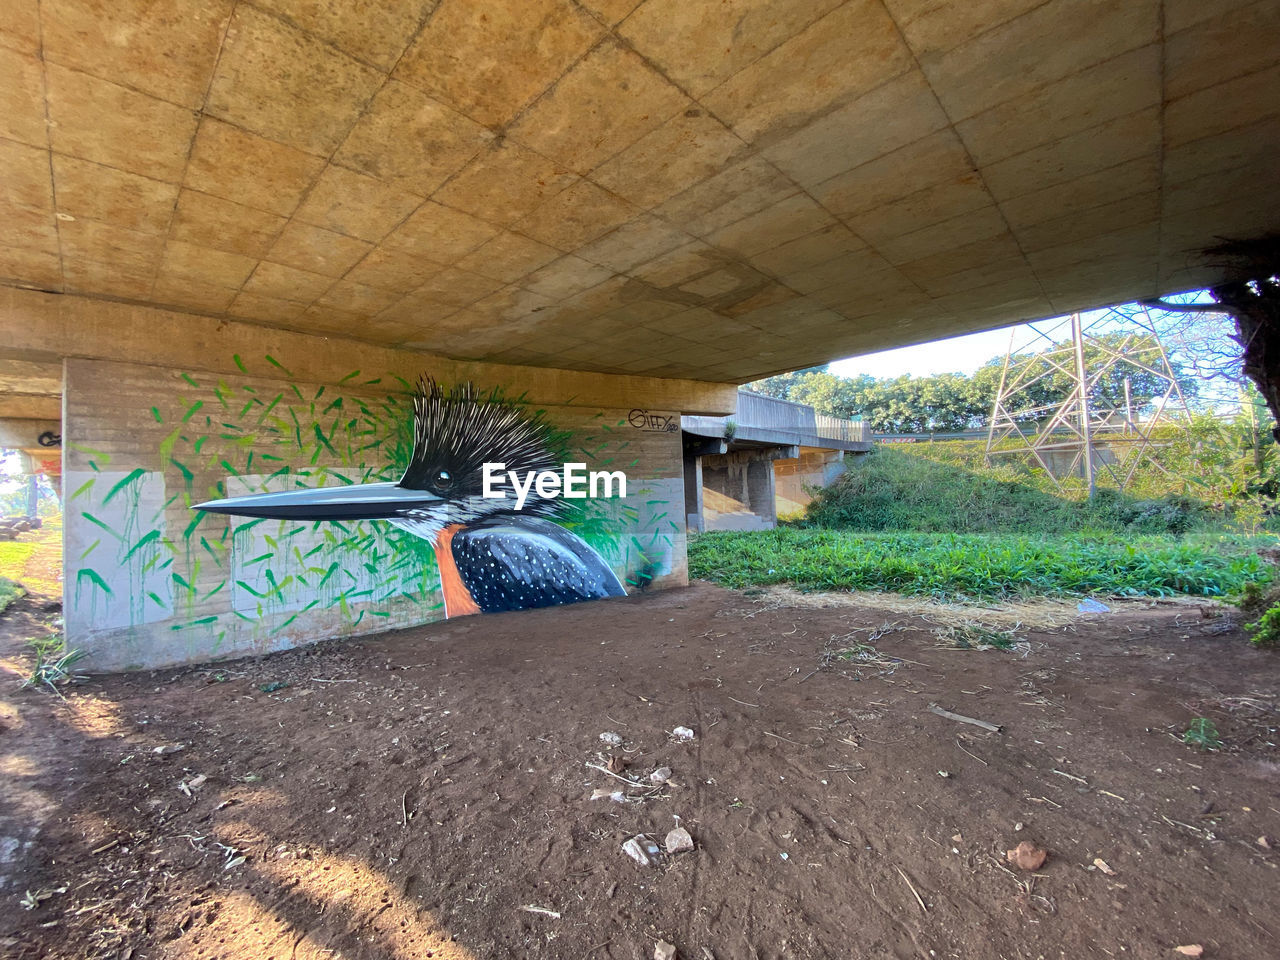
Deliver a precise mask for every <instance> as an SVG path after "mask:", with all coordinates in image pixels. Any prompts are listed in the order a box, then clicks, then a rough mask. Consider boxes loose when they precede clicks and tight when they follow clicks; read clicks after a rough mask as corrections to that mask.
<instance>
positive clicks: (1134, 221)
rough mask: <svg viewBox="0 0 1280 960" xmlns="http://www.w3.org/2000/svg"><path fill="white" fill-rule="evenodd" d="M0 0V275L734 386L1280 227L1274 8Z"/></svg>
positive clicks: (1080, 1)
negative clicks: (0, 13)
mask: <svg viewBox="0 0 1280 960" xmlns="http://www.w3.org/2000/svg"><path fill="white" fill-rule="evenodd" d="M5 10H6V13H5V16H4V18H3V20H2V22H0V77H2V78H3V80H2V82H0V138H2V139H0V171H2V176H3V183H4V190H3V212H2V213H3V215H2V216H0V283H2V284H5V285H8V286H12V287H25V288H31V289H35V290H40V291H48V292H52V293H65V294H77V295H80V297H84V298H90V299H106V300H115V301H123V302H125V303H132V304H145V305H152V306H158V307H163V308H165V309H166V310H169V311H179V312H182V313H184V314H200V315H205V316H207V317H211V318H227V319H229V320H235V321H237V323H243V324H248V325H250V326H258V327H271V328H284V329H287V330H289V331H293V332H297V333H303V334H310V335H319V336H323V337H330V338H342V339H347V340H358V341H364V342H366V343H367V344H370V345H374V346H377V347H384V348H385V347H389V348H396V349H399V350H404V351H410V352H418V351H421V352H423V353H430V354H435V355H440V356H444V357H448V358H453V359H455V360H461V361H486V362H491V363H498V364H507V365H521V366H534V367H553V368H560V369H570V370H579V371H591V372H597V373H606V374H632V375H640V376H645V377H657V378H689V379H695V380H701V381H711V382H719V383H731V382H742V381H746V380H750V379H752V378H755V377H759V376H761V375H765V374H769V373H773V372H777V371H781V370H786V369H794V368H797V367H801V366H805V365H809V364H813V363H817V362H821V361H825V360H829V359H832V358H834V357H838V356H841V355H848V354H852V353H857V352H861V351H867V350H871V349H876V348H883V347H888V346H892V345H898V344H904V343H910V342H917V341H922V340H927V339H932V338H936V337H940V336H944V335H949V334H958V333H963V332H966V331H971V330H977V329H981V328H988V327H992V326H996V325H1000V324H1004V323H1008V322H1013V321H1017V320H1022V319H1027V318H1034V317H1042V316H1046V315H1051V314H1057V313H1062V312H1064V311H1068V310H1071V309H1074V308H1082V307H1090V306H1094V305H1099V304H1104V303H1109V302H1115V301H1120V300H1124V299H1129V298H1134V297H1141V296H1148V295H1154V294H1158V293H1166V292H1170V291H1173V290H1178V289H1187V288H1192V287H1196V286H1199V285H1203V284H1207V283H1210V282H1213V281H1215V280H1217V279H1220V278H1221V277H1222V276H1223V271H1224V269H1225V268H1224V267H1223V265H1221V264H1217V263H1213V262H1207V261H1206V260H1205V259H1204V258H1202V257H1201V256H1200V255H1199V254H1200V251H1201V250H1203V249H1204V248H1205V247H1207V246H1211V245H1212V244H1214V243H1215V242H1216V241H1217V240H1218V238H1221V237H1233V238H1240V237H1250V236H1256V235H1260V234H1263V233H1266V232H1268V231H1274V230H1276V229H1277V228H1280V177H1277V176H1276V175H1275V157H1276V155H1277V152H1278V151H1277V148H1278V147H1280V67H1278V66H1277V63H1276V51H1277V50H1278V49H1280V3H1277V2H1274V0H1267V2H1257V3H1243V2H1236V0H1165V2H1160V0H1049V2H1045V0H969V2H965V3H946V2H940V0H848V2H840V0H723V2H722V0H716V2H711V0H520V2H518V3H516V2H511V0H439V2H435V0H395V2H380V3H370V2H365V0H350V2H332V3H321V2H313V0H253V2H247V0H242V2H238V3H237V2H235V0H116V2H113V3H102V2H96V0H40V2H39V3H37V0H9V2H7V3H6V4H5ZM68 299H70V298H68ZM76 299H77V301H79V298H76ZM24 322H26V321H24V320H23V319H22V318H21V317H19V318H17V319H15V318H14V317H12V316H10V317H8V318H6V323H24ZM73 327H74V325H70V326H68V325H67V324H65V323H64V324H63V325H62V326H59V327H57V330H59V331H62V332H60V333H58V336H63V337H65V338H66V342H58V343H48V344H47V347H48V350H47V354H48V355H47V356H42V355H41V351H39V350H35V351H32V350H27V351H23V352H21V355H18V353H19V352H17V351H13V350H8V351H5V350H4V349H3V348H0V356H4V355H7V357H8V362H9V366H8V367H6V368H5V369H4V370H2V371H0V386H2V387H3V389H4V390H5V392H6V393H7V394H9V399H8V400H7V401H5V402H6V403H7V404H9V406H8V407H7V408H6V409H5V410H0V414H4V413H6V411H7V412H8V414H9V415H22V414H21V411H26V415H29V416H48V415H49V414H50V413H51V411H50V410H49V409H48V406H47V405H46V406H44V407H41V406H40V405H39V404H38V403H36V402H35V399H34V398H36V397H37V396H38V395H39V394H41V393H42V392H44V391H42V390H41V389H40V388H39V387H38V386H33V385H38V384H41V383H44V382H45V381H49V382H50V384H53V383H57V382H60V371H59V370H58V368H57V367H56V366H50V367H48V368H47V369H46V367H45V366H42V365H41V364H42V361H45V360H52V359H53V358H55V357H61V356H65V355H68V354H76V353H77V344H76V341H75V335H74V330H73ZM50 329H51V330H52V329H53V328H50ZM166 336H167V334H166ZM24 364H28V365H30V364H34V365H33V366H31V367H30V368H29V369H28V367H26V366H24ZM11 381H13V382H11ZM48 393H49V394H52V393H56V389H53V388H52V386H51V389H50V390H49V391H48ZM24 398H29V399H31V403H30V404H27V405H25V406H24V404H25V403H26V400H24Z"/></svg>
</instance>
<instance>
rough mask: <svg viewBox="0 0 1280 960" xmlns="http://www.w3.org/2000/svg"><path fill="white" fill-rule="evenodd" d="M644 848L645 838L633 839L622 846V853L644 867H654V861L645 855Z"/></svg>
mask: <svg viewBox="0 0 1280 960" xmlns="http://www.w3.org/2000/svg"><path fill="white" fill-rule="evenodd" d="M644 848H645V838H644V837H632V838H631V839H630V840H628V841H627V842H626V843H624V844H623V845H622V852H623V853H625V854H626V855H627V856H628V857H630V858H631V859H632V860H634V861H635V862H636V863H638V864H640V866H642V867H648V866H652V865H653V861H652V860H650V859H649V854H647V853H645V849H644Z"/></svg>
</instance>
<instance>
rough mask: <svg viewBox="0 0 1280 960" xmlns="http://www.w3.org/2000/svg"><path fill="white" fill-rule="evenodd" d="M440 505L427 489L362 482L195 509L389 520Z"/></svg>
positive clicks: (234, 513)
mask: <svg viewBox="0 0 1280 960" xmlns="http://www.w3.org/2000/svg"><path fill="white" fill-rule="evenodd" d="M440 502H441V501H440V497H437V496H435V495H433V494H430V493H428V492H427V491H426V490H408V489H406V488H404V487H402V486H400V485H399V484H395V483H364V484H357V485H355V486H350V487H319V488H317V489H311V490H285V491H283V492H281V493H255V494H250V495H248V496H244V497H228V498H227V499H225V500H210V501H209V502H208V503H199V504H196V505H195V507H194V509H196V510H204V511H205V512H207V513H229V514H231V515H232V516H236V517H266V518H267V519H271V520H389V519H392V518H394V517H401V516H404V514H405V511H408V510H413V509H414V508H425V507H429V506H431V505H432V504H437V503H440Z"/></svg>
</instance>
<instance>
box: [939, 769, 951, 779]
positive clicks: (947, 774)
mask: <svg viewBox="0 0 1280 960" xmlns="http://www.w3.org/2000/svg"><path fill="white" fill-rule="evenodd" d="M938 776H940V777H941V778H942V779H943V780H950V779H951V773H950V771H947V770H939V771H938Z"/></svg>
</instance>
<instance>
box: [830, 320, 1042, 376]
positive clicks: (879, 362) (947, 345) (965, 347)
mask: <svg viewBox="0 0 1280 960" xmlns="http://www.w3.org/2000/svg"><path fill="white" fill-rule="evenodd" d="M1012 329H1013V328H1012V327H1004V328H1003V329H1000V330H988V331H986V332H985V333H971V334H969V335H968V336H964V337H952V338H951V339H950V340H935V341H934V342H932V343H922V344H919V345H917V346H914V347H899V348H898V349H897V350H884V351H881V352H880V353H868V354H865V355H863V356H861V357H850V358H849V359H847V360H837V361H835V362H834V363H832V364H831V367H830V369H831V372H832V373H836V374H839V375H840V376H843V377H856V376H858V375H859V374H863V373H869V374H871V376H873V377H898V376H901V375H902V374H904V373H909V374H911V375H912V376H916V377H927V376H932V375H933V374H936V373H965V374H968V373H973V371H975V370H977V369H978V368H979V367H980V366H982V365H983V364H984V363H986V362H987V361H988V360H990V359H992V358H993V357H1002V356H1004V353H1005V351H1006V350H1008V349H1009V331H1010V330H1012ZM1029 335H1030V334H1029V332H1022V331H1020V332H1019V333H1018V334H1017V336H1016V339H1017V342H1018V343H1019V344H1021V343H1024V342H1025V341H1026V340H1027V337H1028V336H1029Z"/></svg>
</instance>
